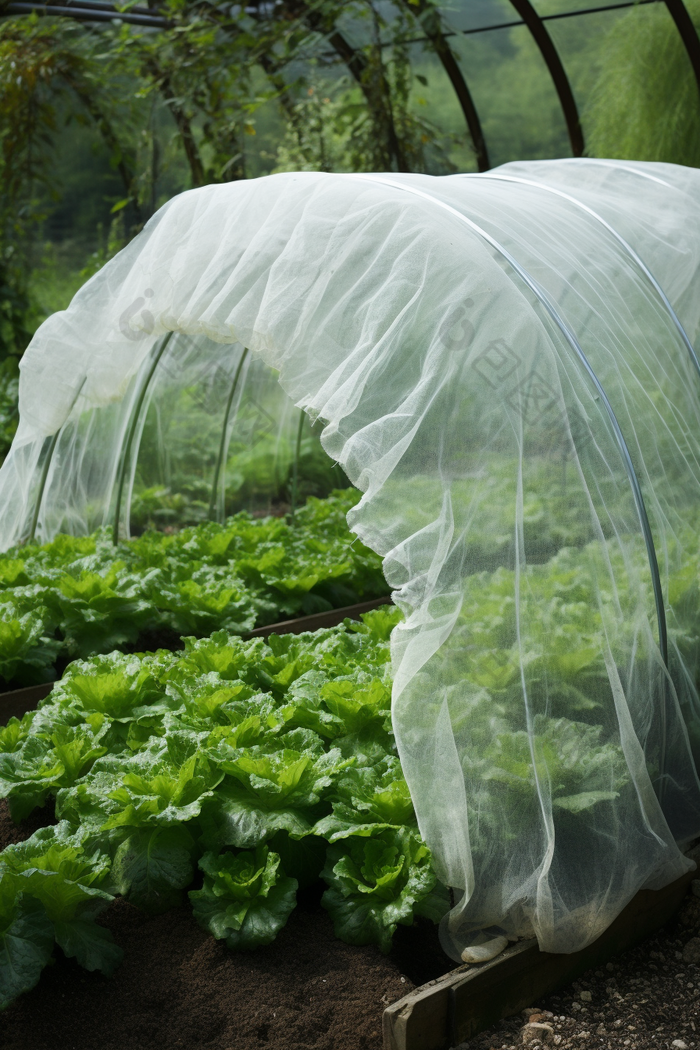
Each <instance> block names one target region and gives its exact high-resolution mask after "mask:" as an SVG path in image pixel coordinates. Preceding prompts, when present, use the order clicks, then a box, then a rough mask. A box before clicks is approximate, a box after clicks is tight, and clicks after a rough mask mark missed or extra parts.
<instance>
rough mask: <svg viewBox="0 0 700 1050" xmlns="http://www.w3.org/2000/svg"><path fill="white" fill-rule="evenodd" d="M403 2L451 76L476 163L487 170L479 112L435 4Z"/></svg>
mask: <svg viewBox="0 0 700 1050" xmlns="http://www.w3.org/2000/svg"><path fill="white" fill-rule="evenodd" d="M403 2H404V4H405V5H406V7H407V8H408V9H409V11H410V12H411V14H412V15H413V17H414V18H417V19H418V21H419V24H420V26H421V28H422V30H423V32H424V33H425V35H426V37H427V38H428V40H429V41H430V43H431V44H432V46H433V50H434V51H435V54H436V55H437V56H438V58H439V59H440V61H441V62H442V66H443V69H444V70H445V72H446V73H447V76H448V77H449V79H450V83H451V84H452V87H453V88H454V92H455V95H456V96H457V101H458V102H459V104H460V106H461V107H462V113H463V114H464V119H465V120H466V122H467V127H468V128H469V134H470V135H471V140H472V144H473V146H474V152H475V154H476V164H477V167H478V169H479V171H488V169H489V168H490V167H491V162H490V160H489V153H488V149H487V146H486V140H485V138H484V132H483V129H482V127H481V121H480V120H479V114H478V112H477V109H476V106H475V105H474V100H473V98H472V96H471V92H470V90H469V88H468V87H467V82H466V80H465V77H464V73H463V72H462V70H461V69H460V66H459V62H458V61H457V59H456V58H455V56H454V54H453V52H452V48H451V47H450V45H449V44H448V42H447V40H446V38H445V34H444V32H443V31H442V28H441V26H440V21H439V16H438V14H437V12H436V10H435V8H434V7H431V6H429V5H428V4H426V3H425V0H403ZM416 9H417V10H416ZM429 21H433V23H434V24H433V25H432V26H431V25H430V24H429Z"/></svg>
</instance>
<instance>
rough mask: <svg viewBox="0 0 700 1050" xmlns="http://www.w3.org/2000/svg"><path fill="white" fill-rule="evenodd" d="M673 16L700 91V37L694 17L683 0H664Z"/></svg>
mask: <svg viewBox="0 0 700 1050" xmlns="http://www.w3.org/2000/svg"><path fill="white" fill-rule="evenodd" d="M664 3H665V4H666V7H667V8H668V11H669V14H670V15H671V18H672V19H673V21H674V22H675V23H676V29H677V30H678V32H679V34H680V38H681V40H682V41H683V46H684V47H685V50H686V52H687V53H688V58H689V59H690V64H691V66H692V67H693V73H694V74H695V80H696V82H697V85H698V91H700V39H699V38H698V31H697V29H696V28H695V24H694V23H693V20H692V18H691V17H690V15H689V14H688V9H687V7H686V6H685V4H684V3H683V0H664Z"/></svg>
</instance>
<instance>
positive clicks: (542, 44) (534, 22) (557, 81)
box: [510, 0, 681, 157]
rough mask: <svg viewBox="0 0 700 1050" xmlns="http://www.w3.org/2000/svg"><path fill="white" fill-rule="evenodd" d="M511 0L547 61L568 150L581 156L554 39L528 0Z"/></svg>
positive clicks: (571, 95) (574, 109)
mask: <svg viewBox="0 0 700 1050" xmlns="http://www.w3.org/2000/svg"><path fill="white" fill-rule="evenodd" d="M676 2H678V3H680V2H681V0H676ZM510 3H511V4H512V5H513V7H514V8H515V10H516V11H517V12H518V14H519V15H520V17H521V18H522V20H523V22H524V23H525V25H526V26H527V28H528V29H529V30H530V33H531V34H532V38H533V40H534V41H535V43H536V44H537V46H538V48H539V49H540V53H541V55H542V58H543V59H544V60H545V62H546V64H547V69H548V70H549V73H550V76H551V78H552V81H553V83H554V87H555V90H556V92H557V95H558V96H559V102H560V104H561V108H562V112H563V114H564V120H565V121H566V130H567V131H568V133H569V141H570V142H571V152H572V153H573V155H574V156H575V157H581V156H582V155H583V149H584V144H583V131H582V130H581V121H580V119H579V115H578V109H577V107H576V100H575V99H574V93H573V91H572V90H571V84H570V83H569V78H568V77H567V75H566V71H565V70H564V66H563V64H562V60H561V58H560V57H559V52H558V51H557V49H556V47H555V46H554V41H553V40H552V38H551V36H550V35H549V33H548V32H547V29H546V27H545V24H544V22H543V21H542V19H541V18H540V16H539V15H538V14H537V11H535V9H534V7H533V6H532V4H531V3H530V0H510Z"/></svg>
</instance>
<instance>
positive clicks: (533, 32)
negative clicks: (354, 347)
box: [2, 0, 700, 172]
mask: <svg viewBox="0 0 700 1050" xmlns="http://www.w3.org/2000/svg"><path fill="white" fill-rule="evenodd" d="M508 3H509V5H510V6H512V8H513V9H514V10H515V12H516V14H517V15H518V19H519V20H518V21H513V20H507V19H506V20H503V18H502V15H501V18H500V20H499V17H498V14H497V12H498V11H499V10H500V9H499V8H494V19H486V24H483V25H482V24H478V22H479V20H478V19H477V24H474V25H470V24H467V25H465V26H461V25H459V27H458V28H456V29H455V28H451V26H450V21H449V18H448V17H446V13H445V12H444V11H443V10H442V9H441V8H440V7H439V5H438V6H437V7H433V6H432V5H430V4H428V3H427V2H426V0H420V2H419V3H418V4H413V3H409V0H404V4H405V6H406V8H407V10H408V11H409V12H410V13H411V14H412V15H413V16H414V17H415V18H416V22H417V32H418V35H417V36H416V40H415V42H416V43H421V44H427V45H429V47H430V48H431V49H432V51H433V52H434V54H435V55H436V57H437V59H438V61H439V62H440V63H441V65H442V67H443V70H444V73H445V75H446V77H447V79H448V81H449V82H450V84H451V87H452V90H453V91H454V93H455V97H456V99H457V102H458V105H459V109H460V112H461V114H462V116H463V118H464V121H465V123H466V125H467V129H468V131H469V135H470V138H471V142H472V147H473V150H474V156H475V161H476V167H477V170H478V171H481V172H483V171H487V170H489V168H490V167H491V160H490V157H489V146H488V142H487V140H486V136H485V134H484V130H483V119H482V116H481V115H480V113H479V106H478V105H477V104H476V103H475V101H474V96H473V92H472V90H471V89H470V87H469V86H468V74H467V73H466V72H465V70H464V68H463V65H464V62H463V61H462V60H460V58H459V55H458V53H457V52H456V51H455V50H454V48H453V47H452V45H451V43H450V41H453V42H454V40H455V39H463V40H464V39H468V38H469V37H471V36H474V35H479V34H483V33H493V32H496V31H498V30H501V29H511V28H514V27H517V26H520V25H522V26H524V27H525V28H526V29H527V32H528V33H529V34H530V36H531V37H532V40H533V42H534V44H535V46H536V48H537V51H538V53H539V55H540V57H541V60H542V62H543V64H544V66H545V68H546V70H547V74H548V76H549V78H550V79H551V82H552V85H553V87H554V90H555V92H556V95H557V99H558V102H559V106H560V109H561V113H562V116H563V119H564V123H565V126H566V131H567V136H568V140H569V144H570V148H571V153H572V156H574V157H580V156H583V154H584V152H585V143H584V136H583V131H582V128H581V122H580V118H579V107H578V105H577V102H576V98H575V93H574V91H573V90H572V87H571V83H570V79H569V75H568V74H567V70H566V62H565V60H564V59H563V58H562V55H561V54H560V51H559V49H558V48H557V45H556V43H555V41H554V40H553V38H552V35H551V34H550V32H549V31H548V28H547V25H548V24H549V23H552V22H557V21H560V20H562V19H566V20H568V19H572V18H573V19H577V18H584V19H585V18H587V17H589V16H592V15H595V14H596V13H600V12H612V11H617V10H624V9H626V8H631V7H634V6H636V5H635V4H634V3H633V2H631V0H622V2H616V3H609V4H601V5H600V6H596V7H581V8H574V9H573V10H566V9H565V10H562V11H556V12H553V13H550V14H545V15H540V14H539V13H538V11H537V10H536V9H535V7H534V6H533V4H532V3H531V2H530V0H508ZM641 3H642V4H650V3H664V5H665V6H666V8H667V10H668V12H669V15H670V17H671V19H672V20H673V23H674V25H675V27H676V29H677V31H678V34H679V36H680V38H681V40H682V43H683V47H684V49H685V52H686V54H687V56H688V60H689V62H690V65H691V67H692V70H693V73H694V77H695V80H696V82H697V85H698V90H699V91H700V38H699V37H698V33H697V30H696V29H695V26H694V24H693V22H692V19H691V18H690V15H689V14H688V11H687V9H686V7H685V5H684V3H683V0H641ZM268 6H269V5H266V4H264V3H253V4H251V5H249V6H248V8H247V10H248V11H249V13H250V14H251V15H252V16H253V17H254V18H258V19H262V20H264V19H265V18H267V17H268V13H267V7H268ZM296 10H297V11H299V12H300V15H299V17H300V18H301V21H305V22H306V23H308V25H309V27H310V28H311V29H312V30H314V31H316V32H318V33H319V41H320V51H319V54H323V48H324V47H326V46H327V47H329V48H330V49H331V53H332V54H333V55H334V56H335V57H336V58H337V59H338V60H339V61H340V62H342V63H343V64H344V65H345V66H346V68H347V70H348V72H349V73H350V75H351V76H352V77H353V79H354V80H355V81H356V82H357V83H359V84H361V81H362V76H361V73H362V69H361V65H359V64H358V55H359V54H360V52H359V50H358V48H356V47H355V46H354V45H353V43H351V42H350V41H349V40H348V39H346V37H345V36H344V34H343V30H342V28H340V27H338V26H337V25H334V26H333V27H332V28H329V27H327V26H325V24H323V22H322V19H320V16H319V15H318V13H317V12H315V11H314V10H313V8H312V5H310V4H307V3H302V4H299V5H297V7H296ZM457 11H458V14H459V15H460V17H461V15H462V10H461V7H459V6H458V8H457ZM30 13H36V14H39V15H47V16H52V15H53V16H61V17H68V18H72V19H75V20H77V21H81V22H85V23H90V22H94V23H100V22H103V23H108V22H111V21H112V20H114V19H115V18H119V19H120V20H121V21H122V22H124V23H127V24H131V25H134V26H140V27H142V28H144V29H162V30H168V29H170V28H173V24H172V22H170V21H169V20H168V19H167V18H165V17H164V16H163V15H162V14H159V12H158V9H157V7H150V6H149V7H139V6H135V7H132V8H130V10H128V11H123V10H120V9H117V8H116V7H115V6H114V5H113V4H111V3H109V2H108V0H91V2H89V3H88V2H81V0H70V2H69V3H68V4H64V5H60V4H45V3H41V2H39V0H11V2H9V3H7V4H6V5H5V7H4V9H3V12H2V14H4V15H6V16H17V15H26V14H30ZM213 17H214V19H215V20H216V18H217V17H218V15H214V16H213ZM219 21H221V19H220V18H219ZM269 59H270V56H266V57H265V59H264V60H263V62H262V68H263V69H266V68H268V67H269ZM394 161H396V157H394ZM398 167H399V170H401V164H400V163H399V165H398Z"/></svg>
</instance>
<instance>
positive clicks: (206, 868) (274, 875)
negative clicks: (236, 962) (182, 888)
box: [189, 846, 297, 950]
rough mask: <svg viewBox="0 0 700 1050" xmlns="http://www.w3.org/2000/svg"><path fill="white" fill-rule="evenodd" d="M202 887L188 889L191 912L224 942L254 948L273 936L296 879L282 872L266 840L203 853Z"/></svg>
mask: <svg viewBox="0 0 700 1050" xmlns="http://www.w3.org/2000/svg"><path fill="white" fill-rule="evenodd" d="M199 867H200V868H201V870H202V871H203V872H204V885H203V886H202V889H201V890H193V891H190V894H189V897H190V900H191V902H192V906H193V910H194V916H195V918H196V919H197V922H199V924H200V925H201V926H203V927H204V928H205V929H207V930H209V932H210V933H211V934H213V936H214V937H216V938H217V940H225V941H226V943H227V945H228V946H229V948H233V949H247V950H250V949H252V948H257V947H258V945H261V944H269V943H270V942H271V941H273V940H274V939H275V937H276V936H277V934H278V933H279V931H280V930H281V929H282V927H283V926H284V924H285V923H286V921H287V919H288V917H289V915H290V913H291V911H292V909H293V908H294V906H295V904H296V891H297V881H296V879H291V878H288V877H287V876H285V875H284V873H283V872H282V869H281V866H280V858H279V856H278V854H276V853H273V852H271V851H270V850H269V849H268V847H267V846H258V847H257V848H256V849H255V850H254V851H243V852H240V853H219V854H214V853H205V854H204V856H203V857H202V858H201V860H200V861H199Z"/></svg>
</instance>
